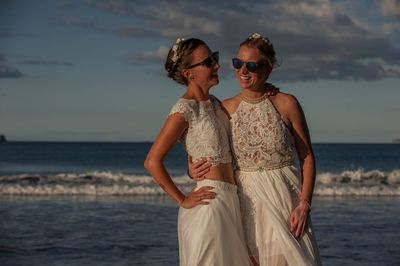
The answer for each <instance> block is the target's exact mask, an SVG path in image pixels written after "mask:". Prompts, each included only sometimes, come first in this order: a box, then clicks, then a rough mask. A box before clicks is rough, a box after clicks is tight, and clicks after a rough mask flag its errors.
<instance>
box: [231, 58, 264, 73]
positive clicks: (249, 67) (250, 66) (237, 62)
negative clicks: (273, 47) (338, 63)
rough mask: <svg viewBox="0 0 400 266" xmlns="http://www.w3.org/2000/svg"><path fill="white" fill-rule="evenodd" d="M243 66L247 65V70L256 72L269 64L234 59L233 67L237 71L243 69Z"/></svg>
mask: <svg viewBox="0 0 400 266" xmlns="http://www.w3.org/2000/svg"><path fill="white" fill-rule="evenodd" d="M243 64H246V69H247V70H248V71H250V72H256V71H257V69H258V67H259V66H266V65H269V64H268V63H255V62H252V61H249V62H243V61H242V60H240V59H239V58H232V65H233V67H234V68H235V69H240V68H242V66H243Z"/></svg>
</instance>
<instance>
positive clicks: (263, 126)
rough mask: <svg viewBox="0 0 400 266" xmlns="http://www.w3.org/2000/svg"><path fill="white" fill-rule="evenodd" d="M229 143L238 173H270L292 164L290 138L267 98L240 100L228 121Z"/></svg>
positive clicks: (292, 148) (292, 152) (291, 142)
mask: <svg viewBox="0 0 400 266" xmlns="http://www.w3.org/2000/svg"><path fill="white" fill-rule="evenodd" d="M231 126H232V130H231V134H232V136H231V142H232V150H233V154H234V156H235V161H236V165H237V168H238V169H240V170H241V171H257V170H261V169H264V170H272V169H276V168H280V167H283V166H289V165H292V164H293V163H294V151H295V147H294V139H293V136H292V134H291V132H290V130H289V129H288V128H287V126H286V125H285V124H284V122H283V120H282V118H281V117H280V115H279V113H278V112H277V111H276V109H275V107H274V106H273V104H272V103H271V102H270V100H269V99H268V98H266V99H265V100H264V101H261V102H259V103H255V104H252V103H248V102H245V101H242V102H241V103H240V104H239V106H238V109H237V110H236V112H235V113H234V114H233V115H232V118H231Z"/></svg>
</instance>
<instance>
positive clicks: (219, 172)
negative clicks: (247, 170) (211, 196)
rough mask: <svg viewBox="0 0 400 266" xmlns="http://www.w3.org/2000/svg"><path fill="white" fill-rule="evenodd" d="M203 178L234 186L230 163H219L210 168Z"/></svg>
mask: <svg viewBox="0 0 400 266" xmlns="http://www.w3.org/2000/svg"><path fill="white" fill-rule="evenodd" d="M204 176H205V178H206V179H212V180H217V181H222V182H227V183H231V184H233V185H236V182H235V177H234V175H233V167H232V163H221V164H217V165H214V166H211V168H210V171H209V172H208V173H207V174H205V175H204Z"/></svg>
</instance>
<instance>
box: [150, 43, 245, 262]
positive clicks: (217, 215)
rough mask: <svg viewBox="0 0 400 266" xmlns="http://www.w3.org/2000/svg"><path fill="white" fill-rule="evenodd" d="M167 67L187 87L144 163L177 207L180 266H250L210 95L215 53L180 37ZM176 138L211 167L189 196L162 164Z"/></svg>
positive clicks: (221, 119)
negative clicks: (203, 158)
mask: <svg viewBox="0 0 400 266" xmlns="http://www.w3.org/2000/svg"><path fill="white" fill-rule="evenodd" d="M165 68H166V70H167V72H168V76H169V77H171V78H172V79H173V80H175V81H176V82H178V83H179V84H184V85H186V86H187V88H186V92H185V93H184V94H183V96H182V97H181V98H180V99H179V100H178V101H177V103H176V104H175V105H174V106H173V107H172V110H171V112H170V113H169V115H168V117H167V119H166V121H165V124H164V126H163V128H162V129H161V132H160V134H159V135H158V137H157V138H156V140H155V141H154V144H153V146H152V147H151V149H150V151H149V153H148V155H147V158H146V161H145V164H144V165H145V168H146V169H147V170H148V171H149V172H150V174H151V175H152V176H153V177H154V179H155V180H156V182H157V183H158V184H159V185H160V186H161V187H162V188H163V189H164V190H165V192H166V193H168V195H169V196H171V197H172V198H173V199H174V200H175V201H176V202H177V203H178V204H179V206H180V208H179V214H178V240H179V260H180V265H181V266H186V265H204V266H209V265H215V266H221V265H222V266H223V265H226V266H231V265H233V266H235V265H236V266H247V265H250V263H251V262H250V258H249V256H248V253H247V250H246V245H245V243H244V234H243V227H242V223H241V216H240V207H239V199H238V195H237V186H236V183H235V178H234V174H233V168H232V156H231V150H230V146H229V140H228V133H229V132H228V131H229V120H228V117H227V116H226V114H225V113H224V111H223V110H222V108H221V106H220V102H219V101H218V100H217V99H216V98H215V97H214V96H212V95H210V94H209V90H210V89H211V87H212V86H214V85H217V84H218V82H219V80H218V69H219V65H218V52H214V53H212V52H211V51H210V49H209V48H208V46H207V45H206V44H205V43H204V42H203V41H201V40H199V39H193V38H192V39H188V40H183V39H178V40H177V41H176V43H175V44H174V45H173V46H172V48H171V49H170V52H169V54H168V57H167V60H166V63H165ZM178 140H180V141H181V142H183V144H184V146H185V149H186V151H187V153H188V154H189V155H190V156H191V157H192V158H193V159H194V160H196V159H197V158H201V157H206V158H207V159H208V161H210V162H211V164H212V167H211V168H210V171H209V172H208V173H207V174H206V176H205V179H203V180H201V181H198V182H197V184H196V186H195V188H194V189H193V190H192V192H191V193H190V194H189V195H187V196H185V195H184V194H183V193H182V191H180V190H179V189H178V187H177V186H176V185H175V184H174V182H173V180H172V179H171V177H170V175H169V174H168V172H167V170H166V168H165V167H164V164H163V160H164V158H165V156H166V155H167V153H168V152H169V151H170V150H171V149H172V147H173V146H174V145H175V143H176V142H177V141H178ZM216 194H217V196H216V197H215V195H216Z"/></svg>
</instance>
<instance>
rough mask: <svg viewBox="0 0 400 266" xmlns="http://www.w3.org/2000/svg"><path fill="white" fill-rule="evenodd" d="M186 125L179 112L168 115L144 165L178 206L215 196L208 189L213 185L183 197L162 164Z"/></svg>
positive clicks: (195, 203)
mask: <svg viewBox="0 0 400 266" xmlns="http://www.w3.org/2000/svg"><path fill="white" fill-rule="evenodd" d="M187 127H188V123H187V122H186V121H185V119H184V117H183V116H182V115H181V114H173V115H170V116H169V117H168V118H167V120H166V122H165V124H164V126H163V128H162V129H161V131H160V134H159V135H158V137H157V138H156V140H155V141H154V144H153V146H152V147H151V149H150V151H149V153H148V154H147V158H146V160H145V162H144V167H145V168H146V169H147V170H148V171H149V173H150V174H151V175H152V176H153V177H154V179H155V180H156V182H157V183H158V184H159V185H160V187H161V188H162V189H163V190H164V191H165V192H166V193H167V194H168V195H169V196H171V197H172V198H173V199H174V200H175V201H176V202H177V203H178V204H179V205H180V206H182V207H184V208H192V207H194V206H196V205H199V204H203V205H206V204H208V202H207V201H204V200H205V199H212V198H214V197H215V193H213V192H211V191H209V190H211V189H212V188H213V187H202V188H200V189H199V190H197V191H192V192H191V193H190V194H189V196H188V197H185V195H184V194H183V193H182V192H181V191H180V190H179V189H178V187H177V186H176V185H175V184H174V182H173V181H172V179H171V177H170V175H169V174H168V172H167V170H166V169H165V166H164V158H165V156H166V155H167V154H168V152H169V151H170V150H171V149H172V148H173V146H174V145H175V143H176V142H177V140H178V139H179V137H180V136H181V135H182V134H183V133H184V132H185V130H186V129H187Z"/></svg>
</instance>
